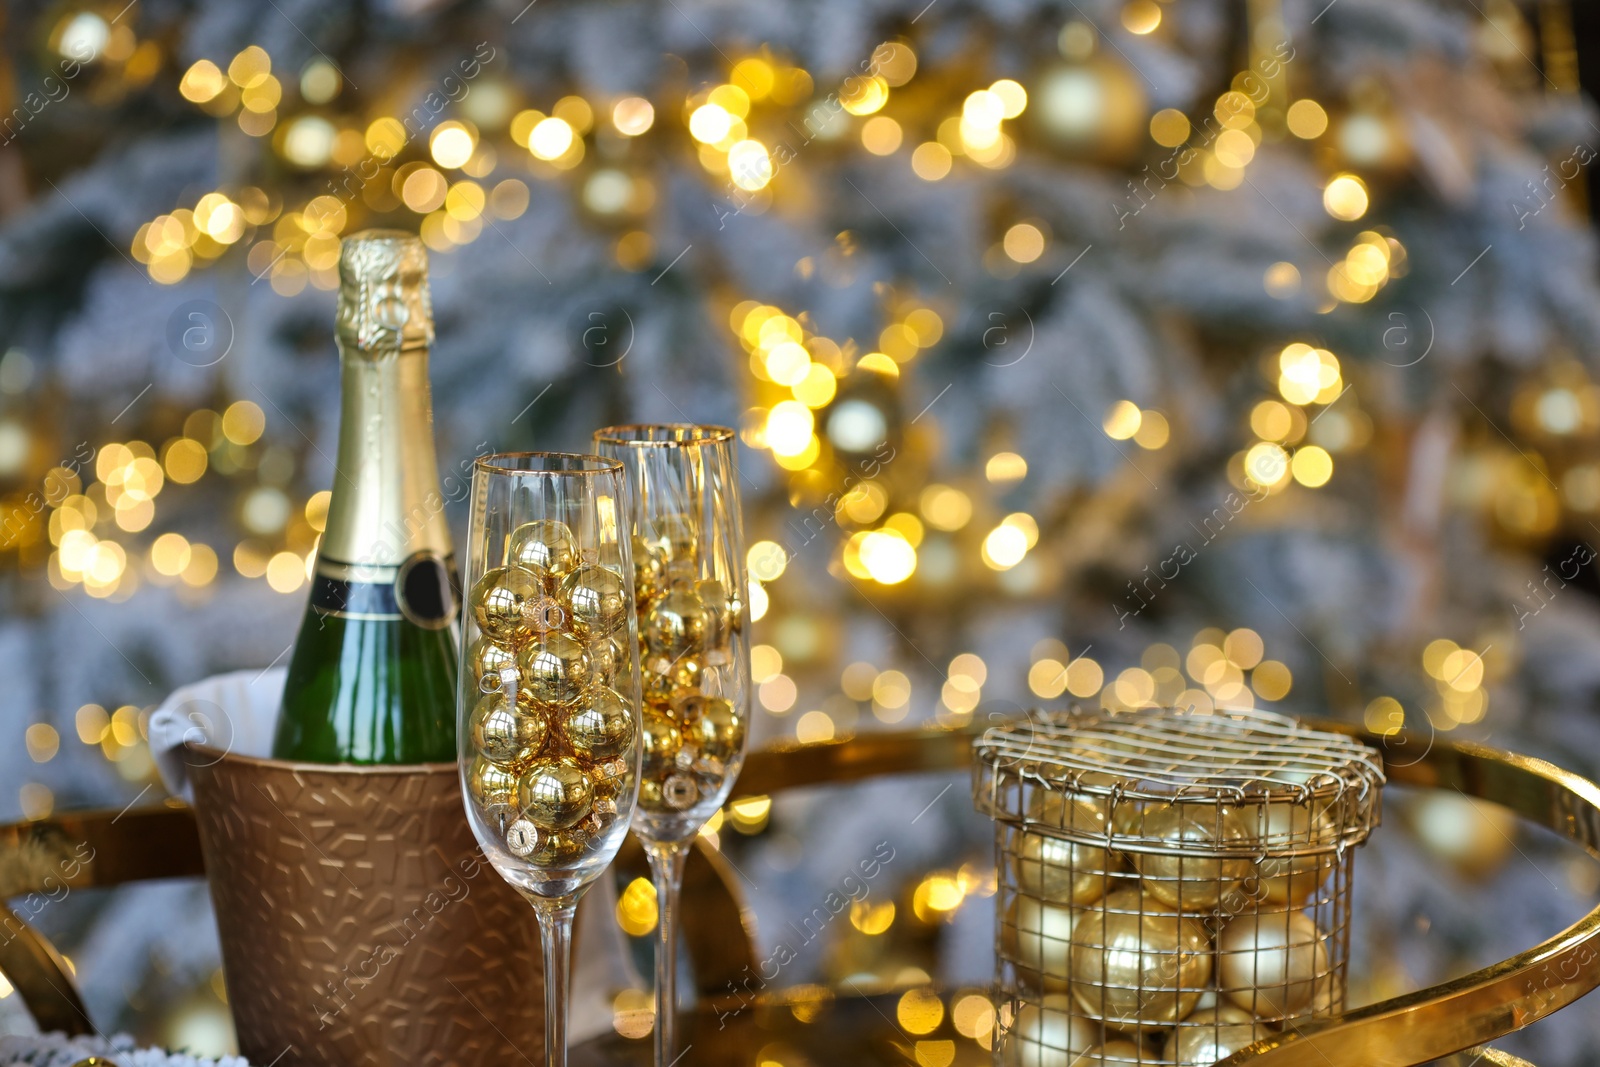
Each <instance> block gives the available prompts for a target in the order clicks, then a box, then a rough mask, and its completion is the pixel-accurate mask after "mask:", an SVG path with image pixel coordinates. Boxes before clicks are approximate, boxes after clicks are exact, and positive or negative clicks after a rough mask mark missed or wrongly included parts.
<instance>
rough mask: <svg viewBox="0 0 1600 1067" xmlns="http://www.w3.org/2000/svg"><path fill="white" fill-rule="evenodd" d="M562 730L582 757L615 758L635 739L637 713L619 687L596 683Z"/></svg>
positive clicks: (569, 716) (575, 751)
mask: <svg viewBox="0 0 1600 1067" xmlns="http://www.w3.org/2000/svg"><path fill="white" fill-rule="evenodd" d="M562 732H563V733H564V734H565V735H566V738H567V744H568V745H570V746H571V747H572V752H573V754H574V755H575V756H577V757H579V758H580V759H584V760H608V759H614V758H616V757H617V756H620V755H622V754H623V753H624V752H626V751H627V750H628V748H629V747H630V746H631V745H632V743H633V713H632V712H631V711H629V710H628V705H627V702H626V701H624V700H623V699H622V694H620V693H618V692H617V691H616V690H614V689H610V688H607V687H605V686H597V687H593V688H591V689H589V691H588V692H587V693H585V694H584V698H583V699H582V700H581V701H579V703H578V706H577V707H576V708H575V709H574V710H573V712H572V714H570V715H568V716H567V720H566V723H565V724H564V726H563V731H562Z"/></svg>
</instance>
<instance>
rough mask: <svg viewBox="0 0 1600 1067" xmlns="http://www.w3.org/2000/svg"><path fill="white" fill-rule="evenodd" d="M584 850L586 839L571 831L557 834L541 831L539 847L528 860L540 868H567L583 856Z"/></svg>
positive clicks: (560, 831) (557, 832) (561, 831)
mask: <svg viewBox="0 0 1600 1067" xmlns="http://www.w3.org/2000/svg"><path fill="white" fill-rule="evenodd" d="M583 848H584V837H583V835H582V834H580V833H574V832H573V831H571V830H559V831H556V832H555V833H545V832H543V831H541V832H540V833H539V841H538V845H537V847H536V848H535V849H534V851H533V853H532V854H531V855H529V856H528V859H529V861H530V862H532V863H535V864H538V865H539V866H540V867H565V866H568V865H569V864H571V863H574V862H575V861H576V860H577V859H578V857H579V856H582V855H583Z"/></svg>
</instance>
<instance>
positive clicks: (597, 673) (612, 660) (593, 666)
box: [589, 637, 628, 685]
mask: <svg viewBox="0 0 1600 1067" xmlns="http://www.w3.org/2000/svg"><path fill="white" fill-rule="evenodd" d="M627 665H628V653H627V652H626V651H624V650H623V648H622V643H621V642H620V641H618V640H617V639H616V638H615V637H602V638H601V639H600V640H598V641H593V642H591V643H590V645H589V668H590V671H591V673H592V675H593V678H594V680H595V682H596V683H598V684H600V685H615V684H616V682H617V672H618V671H620V670H622V669H623V667H624V666H627Z"/></svg>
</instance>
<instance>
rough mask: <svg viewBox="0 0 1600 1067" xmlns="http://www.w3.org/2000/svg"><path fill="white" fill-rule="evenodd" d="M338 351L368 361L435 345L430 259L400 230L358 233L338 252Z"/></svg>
mask: <svg viewBox="0 0 1600 1067" xmlns="http://www.w3.org/2000/svg"><path fill="white" fill-rule="evenodd" d="M336 329H337V332H338V338H339V347H340V349H342V350H343V351H344V352H345V353H346V354H347V355H361V356H364V357H366V358H368V359H379V358H383V357H385V356H393V355H398V354H399V353H401V352H404V351H407V350H410V349H419V348H420V349H425V348H427V347H428V346H429V345H430V344H432V343H433V303H432V301H431V299H430V298H429V295H428V253H427V250H426V249H425V248H424V247H423V245H422V241H421V240H420V239H419V238H418V237H417V236H416V235H415V234H410V233H406V232H404V231H403V230H362V231H361V232H360V233H354V234H351V235H350V236H349V237H346V238H345V239H344V241H343V242H342V243H341V245H340V248H339V315H338V325H337V327H336Z"/></svg>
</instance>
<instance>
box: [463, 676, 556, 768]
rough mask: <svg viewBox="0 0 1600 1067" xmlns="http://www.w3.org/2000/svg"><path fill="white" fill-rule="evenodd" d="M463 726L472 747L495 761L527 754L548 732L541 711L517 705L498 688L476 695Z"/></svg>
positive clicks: (538, 746) (535, 747)
mask: <svg viewBox="0 0 1600 1067" xmlns="http://www.w3.org/2000/svg"><path fill="white" fill-rule="evenodd" d="M467 726H468V730H469V732H470V733H471V736H472V744H473V747H475V748H476V749H477V750H478V751H479V752H480V753H482V754H483V756H484V758H485V759H488V760H491V761H493V762H495V763H510V762H512V761H513V760H516V759H519V758H521V757H523V756H531V755H532V754H534V753H535V752H537V751H538V750H539V749H540V747H541V746H543V745H544V739H545V735H546V734H547V733H548V732H549V731H548V727H547V725H546V723H545V720H544V716H543V715H540V714H538V713H537V712H536V711H534V710H532V709H531V708H529V707H526V706H518V704H517V703H516V702H514V701H512V700H510V699H509V698H508V697H507V696H506V694H505V693H504V692H503V691H500V690H496V691H495V692H493V693H484V694H483V695H482V696H480V697H479V698H478V702H477V703H476V704H475V705H473V708H472V714H471V715H470V716H469V717H468V722H467Z"/></svg>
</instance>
